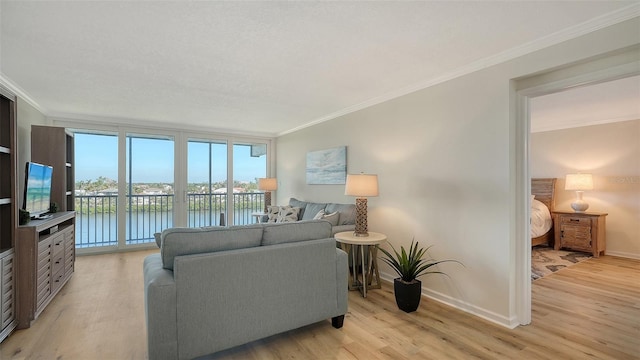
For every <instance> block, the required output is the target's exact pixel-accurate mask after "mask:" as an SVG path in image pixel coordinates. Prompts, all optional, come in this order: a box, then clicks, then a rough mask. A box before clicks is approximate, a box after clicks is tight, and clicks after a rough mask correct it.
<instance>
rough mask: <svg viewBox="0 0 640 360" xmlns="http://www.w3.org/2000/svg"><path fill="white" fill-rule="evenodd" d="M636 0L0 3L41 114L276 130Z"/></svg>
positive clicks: (415, 85) (574, 30) (552, 37)
mask: <svg viewBox="0 0 640 360" xmlns="http://www.w3.org/2000/svg"><path fill="white" fill-rule="evenodd" d="M638 5H639V4H638V2H637V1H506V2H503V1H496V2H487V1H467V2H460V1H425V2H386V1H379V2H360V1H358V2H279V1H273V2H235V1H230V2H212V1H194V2H191V1H162V2H159V1H135V2H133V1H129V2H127V1H121V2H111V1H6V0H2V2H1V3H0V31H1V32H0V84H5V85H7V86H9V87H11V88H12V89H13V90H14V91H16V92H18V95H19V96H21V97H22V98H24V99H26V100H27V101H28V102H29V103H31V104H32V105H34V106H36V107H37V108H38V109H39V110H40V111H41V112H43V113H44V114H45V115H47V116H51V117H63V118H70V119H82V120H88V121H100V122H105V121H113V122H119V123H138V124H145V123H151V122H153V123H154V124H156V125H159V126H164V127H174V128H175V127H183V126H185V125H186V126H188V127H190V128H193V129H207V130H211V131H221V132H226V133H243V134H254V135H264V136H275V135H279V134H284V133H287V132H290V131H293V130H295V129H299V128H302V127H305V126H308V125H310V124H314V123H318V122H321V121H324V120H327V119H331V118H334V117H336V116H339V115H341V114H345V113H348V112H351V111H354V110H357V109H360V108H363V107H366V106H369V105H372V104H375V103H378V102H381V101H384V100H387V99H390V98H393V97H396V96H399V95H402V94H406V93H408V92H411V91H415V90H417V89H420V88H423V87H426V86H429V85H433V84H435V83H438V82H441V81H444V80H447V79H450V78H452V77H455V76H459V75H462V74H465V73H468V72H471V71H475V70H478V69H480V68H482V67H485V66H490V65H493V64H495V63H498V62H501V61H505V60H508V59H511V58H514V57H516V56H520V55H523V54H525V53H528V52H531V51H534V50H537V49H540V48H543V47H547V46H550V45H552V44H555V43H558V42H561V41H564V40H567V39H569V38H572V37H576V36H579V35H581V34H584V33H587V32H590V31H593V30H596V29H598V28H601V27H603V26H607V25H611V24H613V23H616V22H620V21H623V20H625V19H627V18H630V17H633V16H638V12H639V11H638V9H639V6H638Z"/></svg>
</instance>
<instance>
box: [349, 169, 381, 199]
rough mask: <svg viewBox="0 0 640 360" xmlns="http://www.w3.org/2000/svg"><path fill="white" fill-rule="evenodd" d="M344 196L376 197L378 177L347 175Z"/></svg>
mask: <svg viewBox="0 0 640 360" xmlns="http://www.w3.org/2000/svg"><path fill="white" fill-rule="evenodd" d="M344 194H345V195H350V196H357V197H366V196H378V175H371V174H358V175H355V174H348V175H347V184H346V185H345V187H344Z"/></svg>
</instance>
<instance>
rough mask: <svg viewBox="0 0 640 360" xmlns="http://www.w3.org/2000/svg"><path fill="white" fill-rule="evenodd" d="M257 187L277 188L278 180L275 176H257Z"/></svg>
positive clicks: (270, 189) (264, 188) (263, 188)
mask: <svg viewBox="0 0 640 360" xmlns="http://www.w3.org/2000/svg"><path fill="white" fill-rule="evenodd" d="M258 189H259V190H264V191H275V190H278V180H277V179H276V178H259V179H258Z"/></svg>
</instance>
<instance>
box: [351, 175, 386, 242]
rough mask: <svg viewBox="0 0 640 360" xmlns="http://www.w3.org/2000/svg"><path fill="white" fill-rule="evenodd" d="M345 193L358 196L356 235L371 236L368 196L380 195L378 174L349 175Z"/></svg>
mask: <svg viewBox="0 0 640 360" xmlns="http://www.w3.org/2000/svg"><path fill="white" fill-rule="evenodd" d="M344 194H345V195H349V196H355V197H356V231H355V233H354V234H355V235H356V236H369V233H368V232H367V198H366V197H367V196H378V175H370V174H359V175H351V174H348V175H347V183H346V185H345V187H344Z"/></svg>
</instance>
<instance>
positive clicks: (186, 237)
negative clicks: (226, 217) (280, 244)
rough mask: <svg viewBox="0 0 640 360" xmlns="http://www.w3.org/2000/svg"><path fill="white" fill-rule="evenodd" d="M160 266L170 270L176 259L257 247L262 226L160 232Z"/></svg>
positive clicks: (176, 229) (260, 237) (181, 229)
mask: <svg viewBox="0 0 640 360" xmlns="http://www.w3.org/2000/svg"><path fill="white" fill-rule="evenodd" d="M161 237H162V240H161V242H162V246H161V248H160V253H161V255H162V266H163V267H164V268H165V269H168V270H173V260H174V258H175V257H176V256H180V255H189V254H200V253H209V252H215V251H223V250H232V249H241V248H248V247H254V246H260V241H261V239H262V225H248V226H232V227H229V228H224V227H208V228H171V229H165V230H163V231H162V235H161Z"/></svg>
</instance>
